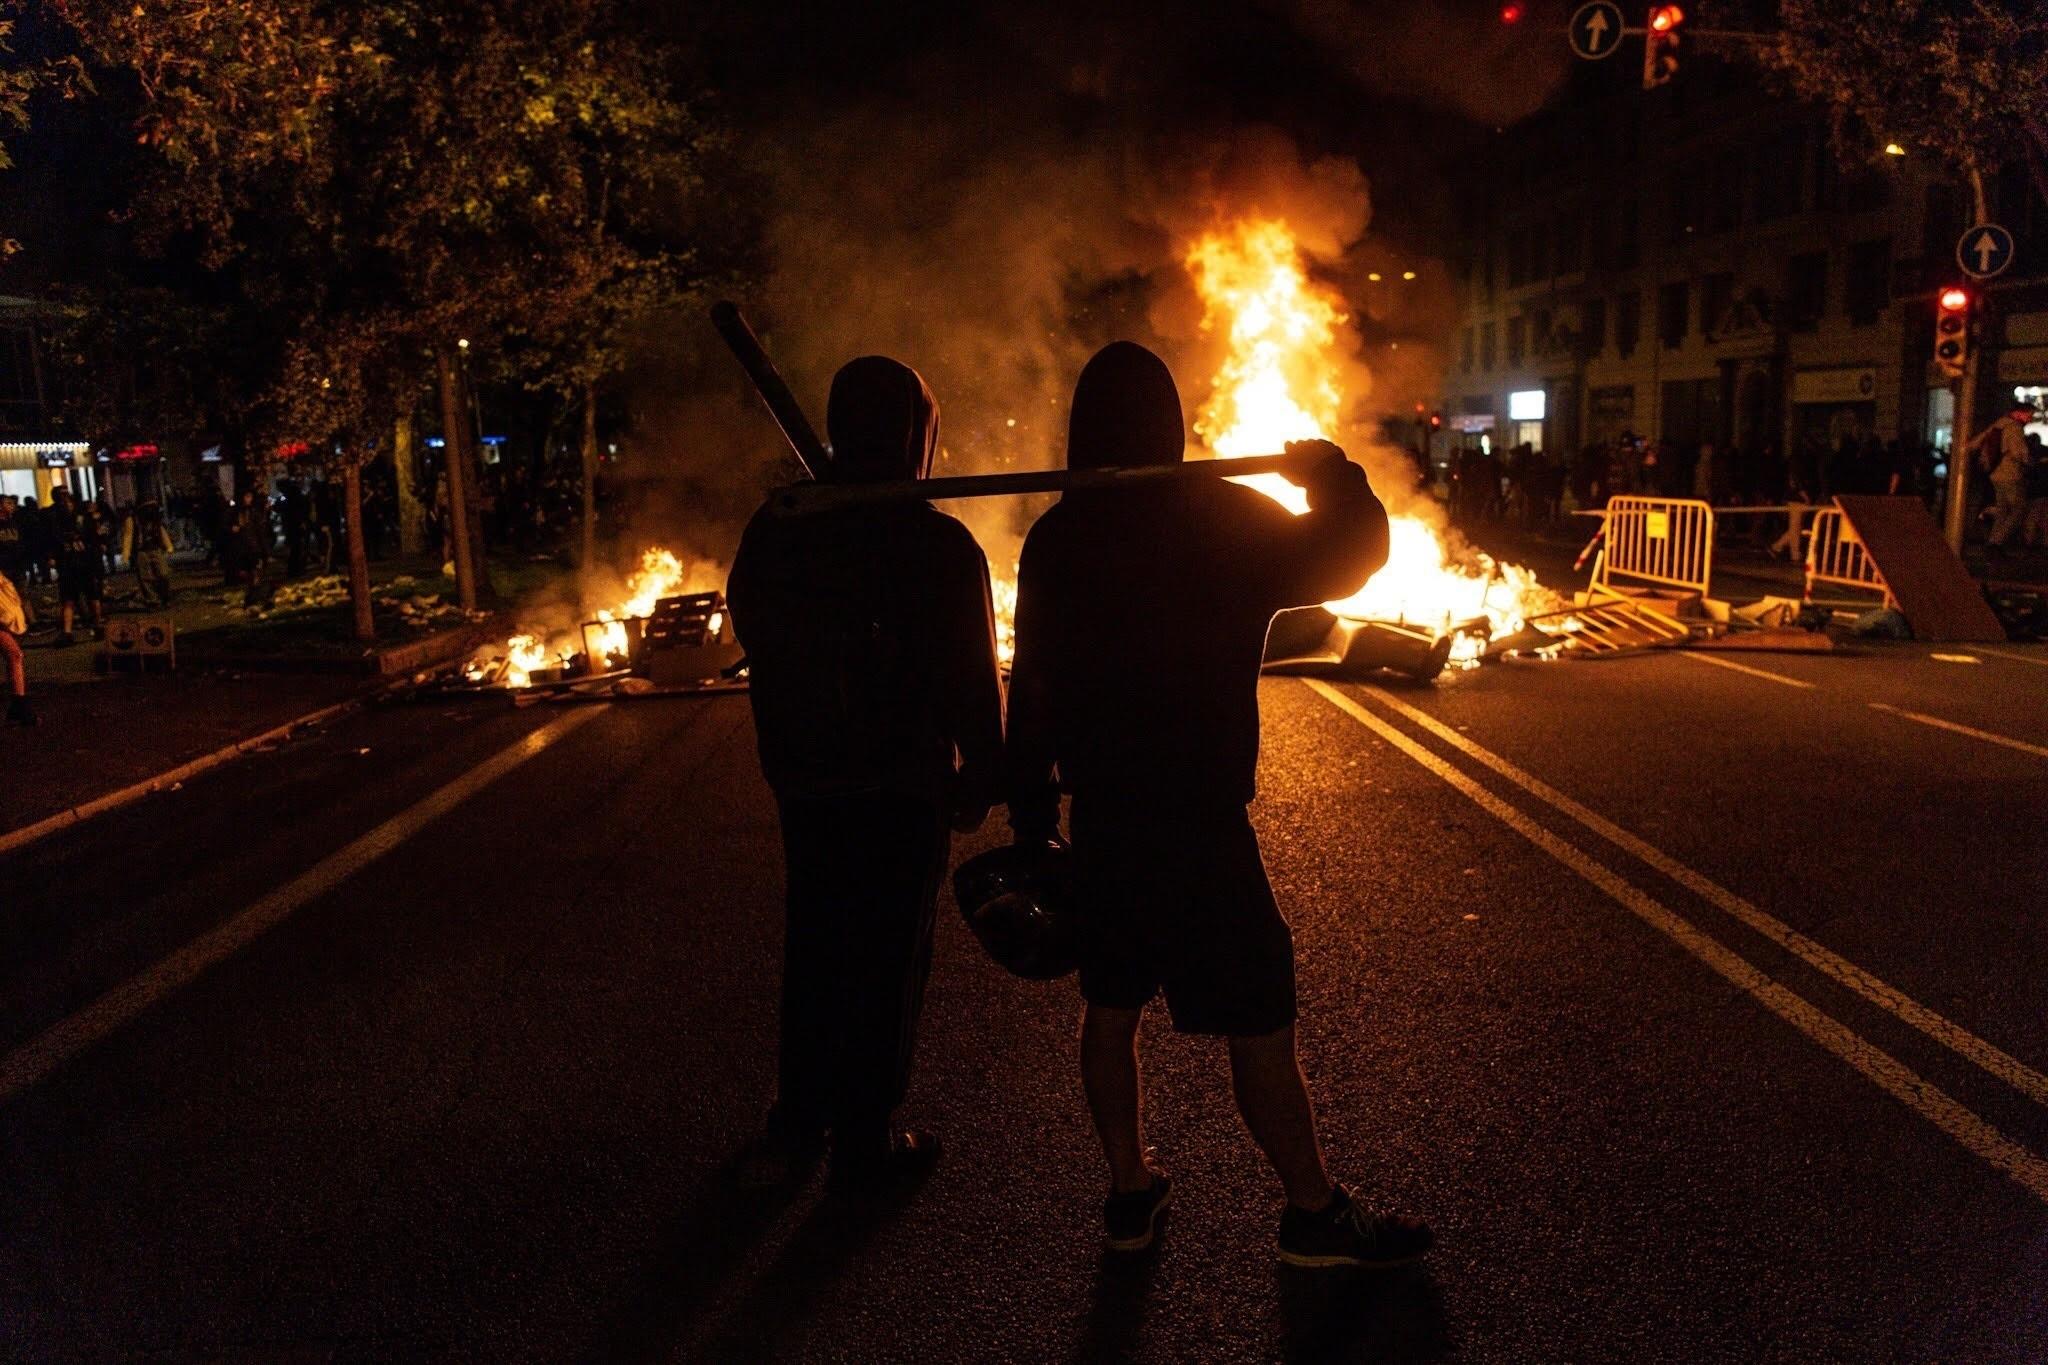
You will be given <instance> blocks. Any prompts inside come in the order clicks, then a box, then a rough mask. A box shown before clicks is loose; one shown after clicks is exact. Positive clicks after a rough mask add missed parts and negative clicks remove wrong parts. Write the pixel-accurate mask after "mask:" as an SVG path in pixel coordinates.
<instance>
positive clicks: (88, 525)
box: [50, 487, 109, 645]
mask: <svg viewBox="0 0 2048 1365" xmlns="http://www.w3.org/2000/svg"><path fill="white" fill-rule="evenodd" d="M50 497H51V513H50V525H51V528H52V531H53V533H54V539H55V540H56V544H57V617H58V620H59V622H60V623H61V630H62V634H61V635H60V636H59V637H58V638H59V642H60V643H62V644H67V645H68V644H70V643H71V642H72V640H73V638H74V636H73V634H72V631H73V628H74V627H75V626H76V625H77V622H78V613H79V612H80V611H81V610H83V611H84V612H85V613H86V614H87V615H88V616H89V617H90V618H91V620H92V625H93V629H94V630H95V631H97V630H98V629H99V628H100V625H101V623H102V622H103V621H104V620H105V617H106V568H105V566H106V540H107V535H108V530H109V528H106V527H103V526H101V525H100V518H99V510H98V509H97V508H96V507H95V506H94V505H93V504H92V503H90V502H82V501H80V500H79V499H78V497H77V496H76V495H74V494H73V493H72V491H71V490H70V489H69V488H63V487H59V488H58V489H57V490H56V491H55V492H53V493H52V494H51V495H50Z"/></svg>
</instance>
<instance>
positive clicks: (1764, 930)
mask: <svg viewBox="0 0 2048 1365" xmlns="http://www.w3.org/2000/svg"><path fill="white" fill-rule="evenodd" d="M1367 690H1368V691H1369V692H1371V693H1372V695H1373V696H1374V697H1375V698H1376V699H1377V700H1379V701H1380V702H1381V703H1383V704H1384V705H1386V706H1388V707H1389V708H1391V709H1393V710H1395V711H1398V712H1400V713H1401V714H1402V715H1403V716H1406V717H1407V718H1408V719H1409V720H1411V721H1413V722H1415V724H1417V725H1419V726H1421V727H1422V728H1423V729H1425V730H1427V731H1429V732H1430V733H1431V734H1433V735H1435V736H1437V737H1438V738H1439V739H1441V740H1443V741H1444V742H1445V743H1447V744H1450V745H1452V746H1453V747H1454V748H1456V749H1458V750H1459V751H1460V752H1461V753H1465V754H1468V755H1470V756H1471V757H1473V758H1475V759H1477V760H1478V761H1479V762H1481V763H1483V764H1485V765H1486V766H1487V767H1489V768H1491V769H1493V770H1494V771H1495V772H1497V773H1499V774H1500V775H1501V776H1502V777H1505V778H1506V779H1507V780H1508V781H1510V782H1512V783H1514V784H1515V785H1516V786H1518V787H1520V788H1521V789H1522V790H1523V791H1525V792H1528V793H1529V794H1530V795H1531V796H1533V797H1535V798H1536V799H1537V800H1539V801H1541V802H1543V803H1544V804H1545V805H1547V806H1549V807H1550V808H1551V809H1553V810H1555V811H1557V812H1558V813H1559V814H1561V815H1564V816H1567V817H1569V818H1570V819H1572V820H1574V821H1576V822H1578V823H1579V824H1580V825H1583V826H1585V827H1586V828H1587V829H1589V830H1591V831H1593V833H1595V834H1597V835H1599V836H1600V837H1601V838H1603V839H1605V840H1607V842H1609V843H1611V844H1613V845H1614V846H1615V847H1617V848H1619V849H1621V850H1623V851H1624V852H1626V853H1628V854H1629V855H1631V856H1632V857H1634V858H1636V859H1638V860H1639V861H1641V862H1643V863H1645V864H1647V865H1648V866H1650V867H1651V868H1653V869H1655V870H1656V871H1658V872H1660V873H1662V874H1663V875H1665V876H1666V877H1669V878H1670V879H1671V880H1672V881H1674V882H1677V883H1678V884H1679V885H1680V886H1682V887H1684V888H1685V889H1686V890H1688V891H1690V892H1692V893H1693V894H1694V895H1695V896H1698V897H1699V898H1700V899H1701V900H1704V901H1706V902H1707V903H1708V904H1710V905H1712V906H1714V907H1715V908H1716V909H1719V910H1721V911H1723V912H1724V913H1726V914H1727V915H1729V916H1730V917H1731V918H1733V919H1735V920H1738V921H1740V922H1741V923H1742V924H1744V925H1747V926H1748V927H1749V928H1750V929H1752V930H1754V931H1756V932H1757V933H1759V934H1761V935H1763V936H1764V937H1765V938H1767V939H1769V940H1770V941H1771V942H1773V943H1775V944H1777V945H1778V946H1779V947H1780V948H1783V949H1784V950H1785V951H1787V952H1789V953H1791V954H1793V955H1794V956H1796V957H1797V958H1798V959H1799V960H1800V961H1802V962H1804V963H1805V964H1806V965H1807V966H1809V967H1812V968H1813V969H1814V970H1815V971H1817V972H1820V973H1821V974H1822V975H1824V976H1826V977H1829V978H1830V979H1832V980H1833V981H1835V982H1837V983H1838V984H1840V985H1842V986H1845V987H1847V988H1848V989H1850V990H1852V991H1854V992H1856V994H1858V995H1860V996H1862V997H1863V998H1864V999H1865V1000H1868V1001H1869V1002H1870V1003H1871V1004H1873V1005H1876V1006H1877V1007H1878V1008H1879V1009H1881V1010H1883V1011H1885V1012H1886V1013H1887V1014H1890V1015H1892V1016H1894V1017H1895V1018H1897V1019H1899V1020H1900V1021H1901V1022H1903V1023H1906V1024H1910V1025H1912V1026H1913V1027H1914V1028H1916V1029H1918V1030H1920V1031H1921V1032H1922V1033H1924V1034H1926V1035H1927V1036H1928V1037H1930V1038H1932V1039H1934V1040H1935V1041H1936V1042H1938V1043H1940V1044H1941V1045H1942V1046H1944V1047H1946V1048H1949V1049H1950V1050H1951V1051H1953V1052H1955V1053H1956V1054H1957V1055H1959V1056H1962V1057H1967V1058H1968V1059H1969V1060H1970V1061H1972V1062H1975V1063H1976V1064H1977V1065H1978V1066H1980V1067H1982V1068H1983V1069H1984V1070H1985V1071H1987V1072H1989V1073H1990V1074H1991V1075H1993V1076H1996V1077H1998V1079H2000V1080H2002V1081H2004V1082H2005V1083H2006V1084H2007V1085H2009V1086H2011V1087H2012V1088H2013V1089H2015V1090H2017V1091H2019V1092H2020V1093H2021V1094H2023V1095H2025V1096H2026V1097H2027V1098H2028V1099H2031V1100H2033V1101H2034V1102H2035V1103H2036V1104H2040V1105H2048V1075H2044V1074H2043V1073H2041V1072H2039V1071H2036V1070H2035V1069H2034V1068H2033V1067H2030V1066H2028V1065H2027V1064H2026V1063H2025V1062H2023V1061H2021V1060H2020V1059H2019V1058H2017V1057H2015V1056H2013V1055H2012V1054H2011V1053H2009V1052H2006V1051H2005V1050H2003V1049H2002V1048H1999V1047H1997V1046H1995V1045H1994V1044H1992V1043H1988V1042H1986V1041H1984V1040H1983V1039H1982V1038H1979V1037H1978V1036H1977V1035H1976V1034H1974V1033H1972V1032H1970V1031H1969V1030H1968V1029H1966V1028H1964V1027H1963V1026H1962V1025H1961V1024H1958V1023H1956V1022H1955V1021H1954V1020H1952V1019H1948V1018H1946V1017H1944V1016H1943V1015H1940V1014H1937V1013H1935V1012H1934V1011H1933V1010H1931V1009H1928V1008H1927V1007H1926V1006H1925V1005H1922V1004H1921V1003H1920V1002H1919V1001H1917V1000H1915V999H1913V997H1911V996H1910V995H1907V994H1906V993H1905V992H1904V991H1902V990H1900V989H1899V988H1898V987H1896V986H1893V985H1891V984H1890V983H1889V982H1886V981H1884V980H1882V979H1880V978H1879V977H1876V976H1873V975H1871V974H1870V973H1869V972H1867V971H1865V970H1864V969H1863V968H1861V967H1859V966H1857V965H1856V964H1855V963H1853V962H1851V961H1849V959H1847V958H1845V957H1842V956H1841V955H1839V954H1837V953H1835V952H1833V951H1831V950H1830V949H1828V948H1826V947H1825V946H1823V945H1821V944H1819V943H1817V942H1815V941H1814V940H1813V939H1810V938H1808V937H1807V936H1806V935H1805V934H1802V933H1800V932H1799V931H1798V930H1797V929H1794V928H1793V927H1792V926H1791V925H1789V924H1787V923H1785V922H1784V921H1783V920H1781V919H1779V918H1778V917H1777V916H1775V915H1773V914H1771V913H1770V912H1769V911H1767V910H1765V909H1763V908H1762V907H1761V906H1758V905H1757V904H1755V903H1754V902H1753V901H1749V900H1745V899H1744V898H1743V897H1741V896H1738V895H1736V894H1735V893H1734V892H1733V891H1730V890H1729V889H1728V888H1727V887H1725V886H1723V885H1721V884H1720V883H1719V882H1717V881H1714V880H1713V879H1712V878H1710V877H1707V876H1706V875H1704V874H1703V873H1700V872H1696V871H1694V870H1693V869H1692V868H1690V867H1688V866H1687V865H1686V864H1684V863H1682V862H1680V861H1678V859H1676V858H1674V857H1672V856H1671V855H1670V854H1668V853H1666V852H1664V850H1663V849H1661V848H1658V847H1657V846H1656V845H1655V844H1652V843H1650V842H1648V841H1647V840H1644V839H1642V838H1639V837H1638V836H1636V835H1634V834H1631V833H1629V832H1628V831H1627V830H1625V829H1623V828H1622V827H1621V826H1619V825H1617V824H1615V823H1614V822H1613V821H1611V820H1608V819H1606V818H1605V817H1603V816H1601V815H1599V814H1596V813H1595V812H1593V811H1591V810H1588V809H1587V808H1586V807H1585V806H1582V805H1580V804H1579V803H1578V802H1577V801H1574V800H1572V799H1571V798H1570V797H1569V796H1566V795H1565V794H1564V793H1563V792H1561V791H1559V790H1557V788H1555V787H1553V786H1551V785H1549V784H1548V783H1546V782H1544V781H1543V780H1542V779H1541V778H1538V777H1536V776H1534V775H1533V774H1531V773H1528V772H1525V771H1523V770H1522V769H1521V768H1518V767H1516V766H1515V765H1514V764H1513V763H1510V762H1509V761H1508V760H1507V759H1505V758H1502V757H1501V756H1500V755H1498V754H1496V753H1494V752H1492V751H1491V750H1489V749H1486V748H1483V747H1481V746H1480V745H1478V744H1476V743H1474V742H1473V741H1472V740H1469V739H1467V738H1466V737H1465V736H1463V735H1461V734H1459V733H1458V732H1457V731H1456V730H1453V729H1452V728H1451V727H1449V726H1448V725H1445V724H1444V723H1443V722H1442V721H1439V720H1438V719H1437V718H1436V717H1434V716H1432V715H1430V714H1429V713H1428V712H1426V711H1421V710H1418V709H1417V708H1415V707H1413V706H1410V705H1408V704H1407V703H1406V702H1404V701H1402V700H1400V699H1399V698H1398V697H1395V696H1393V695H1391V694H1390V693H1388V692H1386V691H1384V690H1383V689H1381V688H1377V687H1374V688H1368V689H1367Z"/></svg>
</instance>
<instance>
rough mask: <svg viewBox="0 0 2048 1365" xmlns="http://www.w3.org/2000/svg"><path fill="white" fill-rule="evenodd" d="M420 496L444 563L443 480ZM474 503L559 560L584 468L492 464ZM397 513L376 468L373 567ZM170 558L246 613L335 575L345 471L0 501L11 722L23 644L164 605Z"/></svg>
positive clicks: (510, 546) (389, 478) (502, 536)
mask: <svg viewBox="0 0 2048 1365" xmlns="http://www.w3.org/2000/svg"><path fill="white" fill-rule="evenodd" d="M610 492H611V490H608V489H607V488H606V487H605V486H604V484H603V483H602V481H601V482H600V484H599V488H598V495H599V496H598V517H599V528H600V534H603V535H611V534H614V533H616V532H617V531H618V530H619V529H620V527H619V522H620V519H621V518H622V516H623V515H624V511H625V509H624V508H623V506H622V505H621V504H619V503H618V502H617V500H616V499H614V498H613V497H611V496H610ZM124 496H125V495H124ZM422 501H423V508H422V510H423V512H424V515H425V520H426V527H425V530H426V545H427V547H428V548H429V549H430V550H438V552H439V555H440V558H441V560H442V561H443V562H444V563H445V562H447V561H448V560H450V559H451V558H452V557H453V548H452V545H451V543H450V526H449V516H448V507H449V500H448V486H447V482H446V479H445V478H442V479H439V480H437V481H436V483H435V485H434V487H433V488H432V490H431V491H428V492H426V495H425V496H424V497H423V499H422ZM477 501H478V505H479V510H480V512H481V517H480V521H481V530H482V533H483V537H484V542H485V544H486V545H487V546H490V547H494V548H497V549H501V550H506V551H510V552H513V553H516V554H520V555H528V556H535V555H549V554H557V553H561V552H564V551H566V550H567V549H568V548H569V547H570V546H571V545H572V544H573V542H574V541H575V539H576V534H577V529H578V527H579V525H580V520H581V517H582V512H583V489H582V480H581V472H580V470H579V469H577V468H576V467H574V466H572V465H570V464H568V463H566V462H560V461H557V462H553V463H550V464H547V465H545V466H541V467H539V468H535V467H533V466H530V465H528V464H527V463H525V462H522V461H512V460H507V461H500V462H497V463H493V464H490V465H486V466H485V467H484V468H483V470H482V471H481V475H480V479H479V485H478V499H477ZM398 518H399V490H398V482H397V478H396V475H395V473H394V471H393V469H392V467H391V464H390V462H389V461H386V460H376V461H372V462H371V463H369V464H368V465H366V466H365V467H364V468H363V470H362V521H363V541H364V548H365V550H366V552H367V555H368V558H369V559H371V560H372V561H376V560H381V559H384V558H385V557H386V555H387V554H388V553H389V552H391V551H395V550H396V549H397V547H398V545H399V543H400V535H399V525H398ZM174 555H176V556H180V557H181V558H182V559H183V560H184V562H185V563H186V565H187V567H190V566H191V565H193V564H194V563H196V564H197V565H198V567H200V568H202V569H214V570H218V571H219V573H220V580H219V581H220V585H221V586H222V587H226V588H240V589H241V590H242V592H241V600H242V602H243V604H244V605H248V606H260V605H266V604H268V603H269V602H271V601H272V599H273V597H274V595H275V593H276V591H277V588H278V586H279V585H280V584H282V583H284V582H286V581H289V580H291V579H296V578H300V577H303V576H305V575H309V574H322V575H324V574H333V573H337V572H340V571H342V570H343V569H345V568H346V564H347V558H348V527H347V512H346V498H345V496H344V493H343V485H342V478H341V474H340V472H339V471H336V470H321V469H306V468H294V467H289V466H288V467H286V468H285V469H283V470H282V471H281V472H275V473H273V474H271V475H270V476H269V477H268V478H267V479H265V480H264V482H263V483H262V484H260V485H258V484H248V485H245V486H244V487H242V489H241V490H240V492H239V493H238V494H237V495H235V496H232V497H231V496H229V494H228V493H227V491H226V487H225V485H224V482H223V481H221V480H217V479H214V478H201V479H200V480H198V481H197V482H196V484H194V485H193V486H189V487H175V486H174V487H168V488H166V489H165V490H164V493H163V497H162V499H161V501H159V499H158V498H157V497H156V496H154V495H153V494H151V493H150V492H148V491H147V488H146V485H144V486H143V487H142V489H141V490H139V493H138V496H137V497H136V499H135V501H134V502H133V503H132V504H131V505H128V506H126V507H124V508H122V509H120V510H118V511H117V510H116V508H115V506H114V503H113V501H112V500H111V499H110V498H109V497H108V496H107V494H106V492H105V491H102V492H101V493H100V494H99V496H97V497H95V498H84V497H80V496H79V495H78V494H77V493H75V492H74V491H73V490H72V489H71V488H70V487H68V486H66V485H64V484H61V483H60V484H58V485H57V486H56V487H55V488H54V489H53V490H52V492H51V494H50V496H49V498H48V499H47V501H38V500H37V499H36V498H34V497H22V496H17V495H14V494H0V585H4V586H0V671H4V673H5V676H6V679H7V684H8V693H7V696H8V698H9V707H8V710H7V718H8V719H9V720H12V721H18V722H20V723H24V724H25V723H31V716H30V712H29V710H28V706H27V701H26V684H25V680H24V675H23V671H22V668H21V648H20V646H21V641H22V639H23V637H25V636H30V635H36V636H44V635H47V636H49V637H50V638H49V640H48V643H51V644H57V645H68V644H72V643H75V642H76V641H77V640H78V639H79V638H81V637H82V636H88V635H90V636H98V635H100V634H102V633H103V632H104V628H105V625H106V618H107V613H108V610H109V603H110V602H112V603H114V604H115V605H117V606H120V607H123V608H133V607H137V606H139V607H141V608H142V609H144V610H154V609H161V608H165V607H168V606H170V605H171V603H172V600H173V597H174V594H175V588H174V586H173V579H172V557H173V556H174ZM124 574H126V575H132V577H133V584H132V586H130V585H129V584H126V583H123V582H122V581H121V579H122V576H123V575H124ZM110 585H112V586H110ZM53 589H54V597H55V606H56V611H55V613H54V614H53V615H54V619H44V613H39V611H38V598H39V597H40V598H42V599H43V602H42V606H43V608H44V612H45V613H46V612H47V609H48V607H49V605H50V602H49V599H50V598H51V596H52V590H53Z"/></svg>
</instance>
